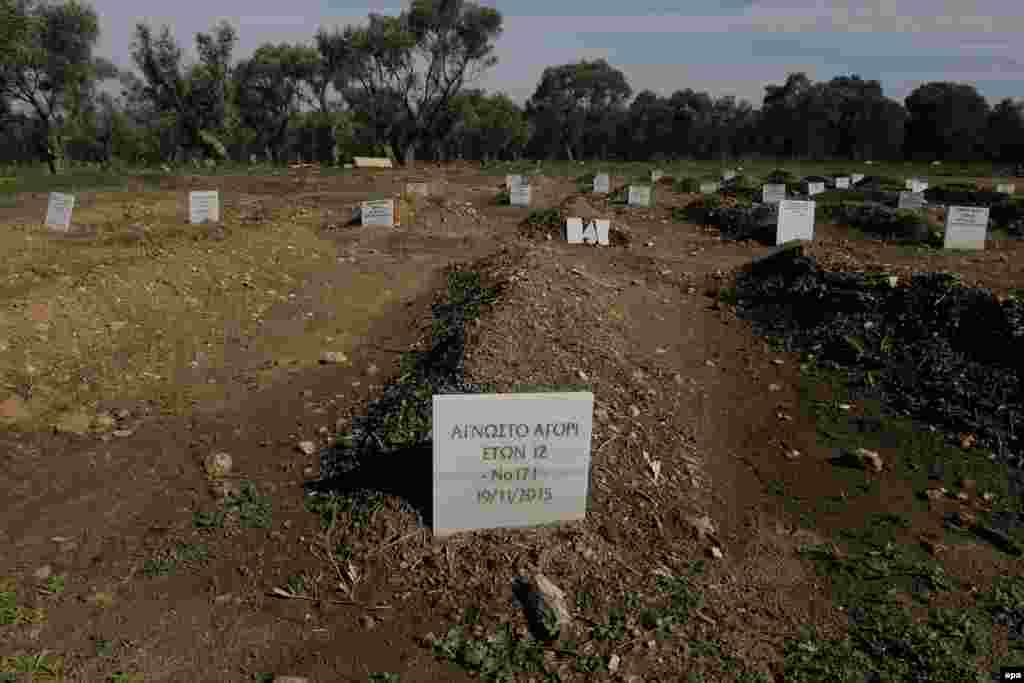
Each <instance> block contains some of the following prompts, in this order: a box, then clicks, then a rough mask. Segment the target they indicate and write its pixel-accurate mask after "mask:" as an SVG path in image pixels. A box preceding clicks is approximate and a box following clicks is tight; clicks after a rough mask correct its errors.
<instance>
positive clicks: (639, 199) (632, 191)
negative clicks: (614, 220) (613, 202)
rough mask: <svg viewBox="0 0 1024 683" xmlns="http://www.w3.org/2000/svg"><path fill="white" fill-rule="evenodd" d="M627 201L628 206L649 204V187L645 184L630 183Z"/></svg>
mask: <svg viewBox="0 0 1024 683" xmlns="http://www.w3.org/2000/svg"><path fill="white" fill-rule="evenodd" d="M628 203H629V205H630V206H650V205H651V188H650V187H648V186H647V185H630V186H629V199H628Z"/></svg>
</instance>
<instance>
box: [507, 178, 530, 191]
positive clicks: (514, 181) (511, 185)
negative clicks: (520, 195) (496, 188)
mask: <svg viewBox="0 0 1024 683" xmlns="http://www.w3.org/2000/svg"><path fill="white" fill-rule="evenodd" d="M525 184H526V179H525V178H524V177H523V176H521V175H507V176H505V187H506V188H508V191H509V192H511V191H512V190H514V189H515V188H517V187H519V186H521V185H525Z"/></svg>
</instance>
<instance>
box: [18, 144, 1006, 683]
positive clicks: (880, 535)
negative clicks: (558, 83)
mask: <svg viewBox="0 0 1024 683" xmlns="http://www.w3.org/2000/svg"><path fill="white" fill-rule="evenodd" d="M763 166H764V168H761V165H755V164H748V168H745V169H744V171H743V174H744V175H747V176H750V177H751V178H753V180H752V181H751V182H753V183H754V184H756V185H757V186H758V187H760V182H761V178H762V175H763V174H766V173H767V172H768V171H771V170H773V169H774V168H775V164H770V165H768V164H765V165H763ZM853 166H854V165H848V166H847V167H846V168H839V167H836V168H832V167H826V166H817V167H813V168H812V167H806V168H799V167H797V166H795V165H787V166H786V168H787V170H790V171H791V172H792V173H793V174H794V175H795V176H805V175H810V174H812V173H820V174H822V175H829V174H831V173H832V172H833V171H835V172H845V171H851V172H852V171H853V170H856V169H854V168H853ZM880 167H881V165H874V166H873V168H872V169H871V170H863V165H860V166H859V167H858V168H860V169H861V170H860V171H859V172H862V173H865V174H869V175H876V176H884V177H892V178H895V179H897V180H900V181H902V180H903V179H904V178H910V177H919V178H927V179H928V180H929V182H930V183H931V185H932V187H935V186H937V185H941V184H944V183H966V182H974V183H978V184H979V185H981V186H983V187H989V186H991V184H993V183H994V182H999V183H1006V182H1016V184H1017V186H1018V187H1019V188H1021V191H1024V179H1021V178H1017V179H1005V178H999V179H994V178H992V177H991V169H988V174H989V175H982V173H984V172H985V171H986V169H979V168H968V169H961V168H960V167H959V166H957V172H961V171H964V172H966V171H970V172H971V173H972V174H973V175H964V176H953V175H950V176H941V177H940V175H939V174H938V173H937V171H936V169H935V168H933V167H924V166H922V167H920V168H910V167H907V168H905V167H903V166H902V165H901V166H893V167H885V170H882V168H880ZM725 168H726V166H725V165H711V164H700V165H694V164H691V165H683V164H678V165H665V166H658V165H654V164H645V165H641V164H636V165H612V164H606V165H601V164H593V163H587V164H585V165H579V164H575V165H569V164H542V165H541V166H540V169H539V170H538V169H537V166H536V164H498V165H493V166H491V167H488V168H486V169H481V168H480V167H479V166H478V165H473V166H471V165H462V164H456V165H450V166H445V167H437V166H431V165H423V166H420V167H414V168H412V169H396V170H373V171H370V170H350V171H344V170H332V171H320V170H318V169H316V168H302V169H290V170H286V171H275V172H273V173H271V172H265V173H260V172H256V171H255V170H253V169H248V170H246V171H244V172H242V171H240V170H238V171H235V170H230V169H229V170H227V171H221V172H216V173H213V172H203V173H197V174H195V175H174V174H169V173H160V174H158V173H146V174H134V175H133V174H126V175H124V176H113V175H112V174H103V173H99V172H96V173H92V174H86V173H82V174H80V175H78V176H76V175H75V174H69V176H68V177H65V178H62V179H60V180H59V181H57V182H53V181H48V180H47V179H45V178H43V177H40V176H32V177H29V176H28V175H26V176H24V177H20V178H18V179H17V180H15V181H13V182H11V183H5V184H4V185H0V250H2V253H3V254H4V258H3V259H2V260H0V378H2V380H3V387H0V421H2V423H0V458H2V459H0V471H2V472H3V475H4V476H3V477H2V478H0V486H3V491H2V494H3V497H4V499H5V503H6V504H5V506H4V514H3V515H2V516H0V520H2V522H0V547H2V548H3V549H4V551H3V552H0V681H2V680H15V679H14V676H16V675H19V674H28V673H33V674H34V675H35V678H34V679H32V680H65V681H89V682H93V681H146V682H154V681H182V680H189V681H211V682H214V681H273V680H275V677H284V676H297V677H304V678H305V679H308V681H310V682H326V681H401V682H403V683H408V682H410V681H412V682H427V681H469V680H485V681H528V680H529V681H555V680H557V681H633V682H639V681H676V680H692V681H745V682H753V681H807V682H810V681H821V680H849V681H853V680H858V681H859V680H863V679H864V675H865V672H869V671H877V672H878V674H879V678H878V679H877V680H893V681H902V680H913V679H912V678H911V675H916V674H917V673H919V672H922V671H924V672H925V674H924V675H925V678H923V679H920V680H934V681H982V680H991V674H992V672H995V671H998V670H999V669H1000V668H1001V667H1004V666H1011V665H1015V666H1024V583H1022V582H1021V579H1020V576H1021V556H1022V548H1024V508H1022V505H1024V498H1022V495H1024V477H1021V476H1019V474H1020V470H1019V467H1020V464H1021V463H1019V462H1018V463H1017V464H1016V465H1015V466H1014V465H1013V457H1014V454H1015V453H1020V451H1016V450H1015V449H1016V447H1017V445H1018V444H1019V441H1018V438H1019V437H1018V434H1017V433H1016V431H1015V429H1014V424H1015V423H1014V420H1015V419H1016V416H1017V415H1018V414H1020V412H1021V411H1022V410H1024V406H1022V401H1021V396H1020V393H1019V383H1018V384H1017V385H1016V389H1014V386H1015V385H1014V381H1017V380H1015V379H1014V378H1015V377H1017V375H1015V374H1014V373H1019V372H1020V369H1019V363H1017V365H1016V366H1014V363H1013V362H1012V361H1007V360H1006V359H1007V358H1010V359H1012V358H1019V355H1016V356H1015V355H1014V353H1017V352H1019V350H1020V349H1019V344H1020V341H1019V337H1014V336H1013V335H1014V330H1015V329H1017V328H1015V327H1014V324H1017V325H1019V322H1018V323H1014V322H1013V320H1016V318H1013V315H1016V314H1017V313H1016V312H1017V311H1019V304H1018V303H1017V299H1016V297H1017V296H1018V295H1019V293H1020V292H1021V291H1024V247H1022V245H1024V241H1022V240H1021V239H1020V238H1019V237H1015V236H1014V235H1015V233H1014V228H1013V227H1012V225H1011V226H1010V227H1007V228H1006V229H1003V228H1002V227H1000V228H999V229H996V230H992V231H990V232H989V234H988V236H987V240H986V242H985V248H984V249H983V250H977V251H958V250H947V249H943V248H942V247H941V240H940V241H939V242H938V244H939V246H936V242H935V240H934V239H924V238H922V239H921V240H918V241H915V242H911V241H907V240H895V239H887V238H884V237H882V236H879V235H877V234H874V235H872V234H868V233H867V232H865V231H864V230H863V229H862V228H855V227H853V226H851V225H850V224H848V223H844V222H843V221H842V220H840V218H841V217H842V216H844V215H846V214H838V213H827V214H826V213H825V212H824V211H823V210H822V213H821V214H820V215H819V216H818V217H817V219H816V221H815V225H814V235H813V236H814V239H813V242H812V243H811V244H810V245H807V246H805V247H803V248H802V249H800V250H799V251H797V249H796V247H792V248H790V249H789V250H787V251H783V252H780V253H775V254H774V255H773V256H772V257H771V258H769V259H767V260H762V261H759V265H758V266H755V267H751V266H750V265H749V264H751V262H752V261H753V260H755V259H760V258H761V257H764V256H766V255H769V254H770V253H772V252H773V246H772V245H770V244H765V243H762V242H759V241H757V240H755V239H744V240H735V239H723V235H724V234H725V231H724V229H720V228H719V227H716V224H715V223H714V222H713V221H711V220H710V219H709V220H707V221H701V220H693V219H691V215H692V214H690V213H688V211H690V210H691V209H692V207H693V206H694V205H696V204H697V203H699V202H701V201H704V200H705V199H704V198H702V197H701V195H700V194H699V193H696V192H683V191H681V190H682V188H679V187H676V186H675V185H673V184H671V183H667V182H663V183H661V184H657V185H655V187H654V192H653V196H652V202H651V206H648V207H637V206H629V205H627V203H626V192H625V187H626V186H627V185H629V184H641V183H640V181H641V180H643V179H646V178H649V174H650V171H651V170H655V169H659V170H662V171H664V173H665V174H667V175H670V176H674V177H675V178H676V179H678V178H682V177H692V178H694V179H703V178H705V177H711V176H714V177H718V176H720V175H721V172H722V170H724V169H725ZM826 171H828V172H829V174H826V173H825V172H826ZM602 172H607V173H610V174H611V177H610V179H609V180H610V183H609V184H610V190H611V191H612V192H611V196H610V197H607V196H599V195H594V194H593V193H592V192H591V191H590V190H589V188H588V186H587V184H588V182H591V180H592V179H590V178H588V177H586V176H587V175H588V174H591V173H602ZM507 174H526V175H527V176H528V177H529V186H530V193H529V206H528V207H522V206H512V205H509V204H508V202H509V200H510V198H511V195H513V194H514V193H510V192H509V191H508V189H507V188H505V180H506V178H505V176H506V175H507ZM12 175H13V174H12ZM411 182H424V183H427V193H428V196H421V195H419V194H415V193H409V192H406V191H405V190H406V189H407V184H408V183H411ZM48 183H49V184H48ZM50 191H57V192H64V193H69V194H73V195H74V196H75V204H74V208H73V211H72V214H71V220H70V228H69V229H68V230H67V231H61V230H54V229H53V228H48V227H46V226H44V225H43V219H44V216H45V215H46V213H47V199H48V196H47V193H48V192H50ZM196 191H217V193H218V197H219V204H220V220H219V221H216V222H213V223H202V224H196V223H191V222H190V221H189V215H190V213H189V208H190V207H189V193H190V192H196ZM833 193H835V194H838V193H837V192H836V191H835V190H829V191H827V192H825V193H824V194H823V195H819V196H818V197H817V200H818V202H819V207H824V206H826V205H828V204H829V202H830V201H831V200H832V199H834V194H833ZM516 196H523V195H522V194H520V195H516ZM391 198H394V199H395V205H394V208H395V212H394V213H395V214H396V215H395V218H397V223H398V224H397V225H395V226H394V227H385V226H377V225H361V224H360V222H359V221H358V220H353V211H354V210H355V209H357V208H358V207H359V206H360V205H361V203H362V202H364V201H368V200H382V199H391ZM722 201H723V202H724V203H725V204H726V205H728V204H729V202H732V201H734V199H733V198H731V197H730V196H729V195H728V193H727V192H726V193H722ZM1000 201H1002V200H1000ZM1004 203H1005V202H1004ZM819 210H820V209H819ZM921 211H922V215H924V214H927V215H928V216H930V218H927V221H930V222H929V225H931V226H932V228H931V229H932V232H934V231H935V230H936V229H938V228H937V227H936V226H939V227H941V225H942V220H943V211H944V208H943V207H941V206H938V205H936V203H935V202H929V206H928V207H926V208H925V209H922V210H921ZM993 211H995V209H993ZM929 212H930V213H929ZM385 213H386V212H385ZM373 215H374V216H377V214H376V213H374V214H373ZM381 215H384V214H381ZM707 215H708V216H711V217H714V216H717V215H718V214H707ZM851 215H852V214H851ZM899 215H900V216H905V214H899ZM999 215H1000V216H1001V215H1003V214H999ZM369 217H370V214H369V213H365V214H364V219H368V218H369ZM575 217H578V218H582V219H583V224H587V223H589V221H591V220H592V219H608V220H609V222H610V232H609V236H608V237H609V240H608V242H609V243H608V245H607V246H599V247H598V246H591V245H589V244H567V243H566V239H565V236H564V235H563V234H562V227H563V226H564V224H565V220H566V219H567V218H575ZM922 220H925V219H922ZM1000 220H1001V219H1000ZM1008 225H1009V224H1008ZM931 237H934V235H931ZM840 272H848V273H854V272H855V273H866V274H867V277H866V278H864V279H863V281H861V280H858V281H857V282H853V281H852V280H849V279H848V278H847V279H844V277H845V276H838V275H836V274H837V273H840ZM931 272H948V273H953V274H955V276H956V277H955V279H942V278H939V279H935V278H933V279H928V277H927V276H925V277H921V275H922V274H926V273H931ZM915 276H918V277H917V278H916V279H915ZM892 277H894V278H895V280H894V281H890V280H889V278H892ZM766 283H767V284H766ZM958 287H966V288H967V289H966V290H963V289H958ZM977 287H983V288H987V289H988V290H990V291H991V293H992V296H991V297H988V298H986V296H987V295H975V294H972V293H970V291H969V290H972V288H977ZM773 288H774V289H773ZM964 292H967V293H964ZM780 293H782V294H783V295H780ZM971 297H974V298H971ZM812 304H814V305H816V306H817V307H818V310H819V311H821V310H825V311H832V312H835V311H841V312H842V313H841V315H838V316H836V317H834V318H831V317H829V315H826V314H815V313H813V310H814V306H813V305H812ZM972 316H974V317H972ZM947 318H949V319H950V320H952V322H949V320H947ZM954 318H955V320H954ZM897 319H898V320H899V321H901V322H900V324H899V325H897V324H896V322H893V321H896V320H897ZM1007 321H1009V322H1007ZM890 323H892V324H891V325H890ZM946 323H949V324H948V325H947V324H946ZM919 327H920V329H919ZM947 328H948V329H947ZM932 332H934V334H932ZM915 335H916V336H915ZM947 339H948V340H949V341H948V342H947V341H943V340H947ZM978 349H981V350H980V351H979V350H978ZM452 387H455V388H461V389H462V390H463V391H460V393H472V392H479V391H482V392H486V393H494V392H498V393H503V392H512V391H536V392H548V391H563V392H564V391H586V392H592V393H593V397H594V402H593V414H592V425H591V426H592V435H591V439H590V451H589V457H590V467H589V478H588V480H587V488H586V501H585V505H586V517H585V519H584V520H582V521H573V522H569V523H566V524H563V525H560V526H544V527H532V528H525V529H518V530H508V529H485V530H480V531H475V532H467V533H460V534H455V535H453V536H450V537H446V538H439V539H435V538H433V537H432V533H431V527H430V518H431V515H432V514H433V512H432V509H433V506H434V504H435V501H433V500H432V493H433V487H434V478H433V477H434V474H435V473H434V472H433V471H432V465H431V462H432V445H431V444H432V439H433V438H434V434H433V433H432V427H431V415H432V413H431V403H430V398H431V396H432V394H434V393H437V391H438V390H439V388H446V389H449V390H450V389H451V388H452ZM964 406H967V407H964ZM510 420H511V417H510ZM513 421H514V420H513ZM858 449H862V450H858ZM222 454H227V456H229V457H227V458H225V457H224V455H222ZM519 488H522V487H519ZM313 494H315V495H313ZM502 495H504V494H502ZM478 500H483V499H482V498H479V499H478ZM488 500H492V502H490V503H487V502H486V501H485V502H484V503H482V504H486V505H501V504H503V503H502V501H504V500H505V498H504V497H499V496H497V495H495V496H494V497H493V498H492V499H488ZM494 500H497V501H498V502H497V503H494V502H493V501H494ZM440 504H442V505H444V504H450V501H440ZM509 504H510V505H511V503H509ZM460 509H461V508H460ZM460 514H461V513H460ZM476 514H477V513H474V511H473V508H472V506H470V507H469V508H468V509H467V511H466V512H465V514H464V515H462V516H461V518H460V519H462V520H463V521H464V522H465V523H466V525H467V526H474V525H476V522H477V521H479V520H478V519H476V518H475V515H476ZM479 514H480V516H481V517H483V516H484V515H483V513H479ZM534 572H542V573H543V574H544V575H545V576H546V577H548V578H549V579H550V580H551V581H552V582H553V583H554V584H555V585H556V586H558V587H559V588H561V589H562V590H563V591H564V593H565V597H566V603H567V606H568V608H569V610H570V611H571V613H572V618H573V619H572V624H571V625H566V626H565V627H564V628H563V630H562V632H561V634H560V637H559V638H558V639H557V640H555V641H552V642H542V641H540V640H538V639H536V638H535V637H533V635H531V630H530V629H528V628H527V626H528V623H527V620H526V618H525V617H524V615H523V611H522V609H521V607H520V605H519V604H518V603H517V602H516V599H515V597H514V595H513V591H512V581H513V579H514V578H515V577H516V576H519V575H522V574H532V573H534ZM281 680H283V681H285V680H288V679H286V678H282V679H281Z"/></svg>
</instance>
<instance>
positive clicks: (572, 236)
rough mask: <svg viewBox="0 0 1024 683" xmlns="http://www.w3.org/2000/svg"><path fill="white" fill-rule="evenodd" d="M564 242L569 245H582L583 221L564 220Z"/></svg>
mask: <svg viewBox="0 0 1024 683" xmlns="http://www.w3.org/2000/svg"><path fill="white" fill-rule="evenodd" d="M565 241H566V242H568V243H569V244H583V219H582V218H566V219H565Z"/></svg>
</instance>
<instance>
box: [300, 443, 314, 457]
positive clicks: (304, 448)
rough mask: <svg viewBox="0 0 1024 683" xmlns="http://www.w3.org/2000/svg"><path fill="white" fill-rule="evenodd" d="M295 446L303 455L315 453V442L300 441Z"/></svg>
mask: <svg viewBox="0 0 1024 683" xmlns="http://www.w3.org/2000/svg"><path fill="white" fill-rule="evenodd" d="M297 448H298V449H299V450H300V451H301V452H302V453H303V454H304V455H313V454H314V453H316V444H315V443H314V442H312V441H300V442H299V443H298V446H297Z"/></svg>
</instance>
